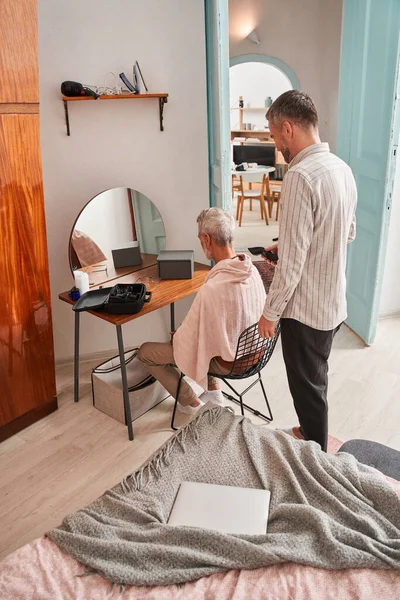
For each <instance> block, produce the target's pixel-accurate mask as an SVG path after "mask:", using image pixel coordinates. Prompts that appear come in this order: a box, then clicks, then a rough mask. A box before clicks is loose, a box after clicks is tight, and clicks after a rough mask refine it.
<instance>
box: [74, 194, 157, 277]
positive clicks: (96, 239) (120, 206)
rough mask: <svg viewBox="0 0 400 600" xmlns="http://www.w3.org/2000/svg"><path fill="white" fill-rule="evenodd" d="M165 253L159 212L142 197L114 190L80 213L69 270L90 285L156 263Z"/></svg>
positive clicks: (93, 200) (151, 203) (98, 198)
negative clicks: (84, 275)
mask: <svg viewBox="0 0 400 600" xmlns="http://www.w3.org/2000/svg"><path fill="white" fill-rule="evenodd" d="M161 250H165V228H164V223H163V220H162V218H161V215H160V212H159V210H158V209H157V207H156V206H155V205H154V203H153V202H152V201H151V200H150V199H149V198H147V196H144V195H143V194H142V193H140V192H138V191H137V190H133V189H131V188H114V189H112V190H107V191H105V192H102V193H101V194H98V195H97V196H95V197H94V198H92V200H90V201H89V202H88V203H87V204H86V206H85V207H84V208H83V209H82V211H81V212H80V213H79V215H78V217H77V219H76V221H75V223H74V226H73V228H72V232H71V235H70V240H69V261H70V266H71V270H72V271H75V270H76V269H79V270H82V271H85V272H87V273H88V274H89V280H90V283H91V285H99V284H101V283H104V282H107V281H110V280H112V279H115V278H117V277H121V276H123V275H127V274H128V273H132V272H134V271H138V270H140V269H144V268H146V267H149V266H151V265H155V264H156V263H157V255H158V253H159V252H160V251H161Z"/></svg>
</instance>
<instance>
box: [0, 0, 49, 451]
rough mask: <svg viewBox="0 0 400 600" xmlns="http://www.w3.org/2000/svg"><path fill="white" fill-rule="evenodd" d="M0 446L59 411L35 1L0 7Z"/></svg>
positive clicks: (10, 1)
mask: <svg viewBox="0 0 400 600" xmlns="http://www.w3.org/2000/svg"><path fill="white" fill-rule="evenodd" d="M0 15H1V18H0V441H2V440H4V439H6V438H7V437H9V436H11V435H13V434H14V433H16V432H18V431H20V430H21V429H23V428H24V427H27V426H28V425H30V424H32V423H34V422H35V421H37V420H38V419H40V418H42V417H43V416H45V415H47V414H48V413H50V412H52V411H53V410H55V409H56V408H57V397H56V386H55V371H54V351H53V330H52V320H51V304H50V285H49V268H48V258H47V243H46V226H45V215H44V200H43V185H42V166H41V157H40V140H39V81H38V39H37V38H38V35H37V6H36V0H0Z"/></svg>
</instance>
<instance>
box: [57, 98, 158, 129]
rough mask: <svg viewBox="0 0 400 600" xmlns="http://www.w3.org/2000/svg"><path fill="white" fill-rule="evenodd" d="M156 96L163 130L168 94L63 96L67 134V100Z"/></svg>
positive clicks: (79, 100)
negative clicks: (95, 96)
mask: <svg viewBox="0 0 400 600" xmlns="http://www.w3.org/2000/svg"><path fill="white" fill-rule="evenodd" d="M152 98H158V106H159V115H160V131H164V104H166V103H167V102H168V94H118V95H113V96H99V97H98V98H94V97H93V96H71V97H70V96H63V97H62V101H63V103H64V111H65V125H66V127H67V135H71V131H70V126H69V114H68V102H82V101H85V100H148V99H152Z"/></svg>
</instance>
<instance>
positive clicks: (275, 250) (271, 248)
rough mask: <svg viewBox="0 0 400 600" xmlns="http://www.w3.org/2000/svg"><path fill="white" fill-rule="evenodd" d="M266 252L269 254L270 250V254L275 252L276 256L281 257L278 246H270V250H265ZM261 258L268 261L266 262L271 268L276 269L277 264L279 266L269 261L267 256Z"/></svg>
mask: <svg viewBox="0 0 400 600" xmlns="http://www.w3.org/2000/svg"><path fill="white" fill-rule="evenodd" d="M265 250H267V252H268V250H269V251H270V252H274V254H276V255H277V256H279V254H278V244H274V245H273V246H268V248H265ZM261 257H262V258H263V259H264V260H265V261H266V262H267V263H268V264H269V265H270V266H271V267H276V264H277V263H275V262H272V260H269V259H268V258H267V257H266V256H263V255H261Z"/></svg>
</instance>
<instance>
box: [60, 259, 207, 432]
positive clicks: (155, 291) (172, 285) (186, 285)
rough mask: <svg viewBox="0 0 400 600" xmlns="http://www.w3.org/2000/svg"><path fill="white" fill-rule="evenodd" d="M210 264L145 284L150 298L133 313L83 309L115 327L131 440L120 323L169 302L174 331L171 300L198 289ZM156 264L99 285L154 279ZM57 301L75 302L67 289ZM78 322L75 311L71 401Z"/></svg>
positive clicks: (76, 374)
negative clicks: (190, 273) (189, 273)
mask: <svg viewBox="0 0 400 600" xmlns="http://www.w3.org/2000/svg"><path fill="white" fill-rule="evenodd" d="M209 270H210V267H209V266H208V265H203V264H200V263H195V269H194V274H193V278H192V279H172V280H161V281H160V283H158V284H157V285H155V286H154V287H153V286H149V289H150V291H152V298H151V301H150V302H149V303H145V304H144V306H143V308H142V310H141V311H140V312H139V313H137V314H127V315H110V314H107V313H103V312H96V311H86V312H89V313H90V314H92V315H93V316H95V317H98V318H99V319H102V320H103V321H107V322H108V323H111V324H112V325H115V327H116V330H117V340H118V352H119V357H120V364H121V377H122V389H123V398H124V410H125V423H126V425H127V427H128V436H129V439H130V440H133V427H132V418H131V407H130V404H129V392H128V381H127V375H126V366H125V360H124V354H125V349H124V342H123V336H122V325H124V324H125V323H129V322H130V321H133V320H134V319H137V318H139V317H142V316H144V315H147V314H148V313H151V312H153V311H155V310H158V309H159V308H162V307H164V306H168V305H170V317H171V331H174V330H175V304H174V303H175V302H177V301H178V300H182V299H183V298H187V297H188V296H191V295H192V294H195V293H196V292H198V291H199V289H200V287H201V286H202V285H203V283H204V279H205V278H206V275H207V273H208V271H209ZM157 276H158V275H157V265H156V264H153V265H152V266H150V267H147V268H142V269H140V270H137V271H135V272H131V273H129V274H127V275H124V276H122V277H118V278H116V279H113V280H112V281H108V282H107V283H104V284H103V287H109V286H110V285H111V286H112V285H116V284H117V283H135V282H136V281H137V280H141V281H143V278H145V277H146V278H147V277H151V278H157ZM99 287H100V285H97V286H93V287H91V289H98V288H99ZM59 298H60V300H62V301H63V302H67V303H68V304H71V305H74V304H75V302H74V301H73V300H71V298H70V297H69V296H68V292H63V293H62V294H60V295H59ZM79 325H80V313H79V312H75V341H74V401H75V402H78V400H79Z"/></svg>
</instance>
